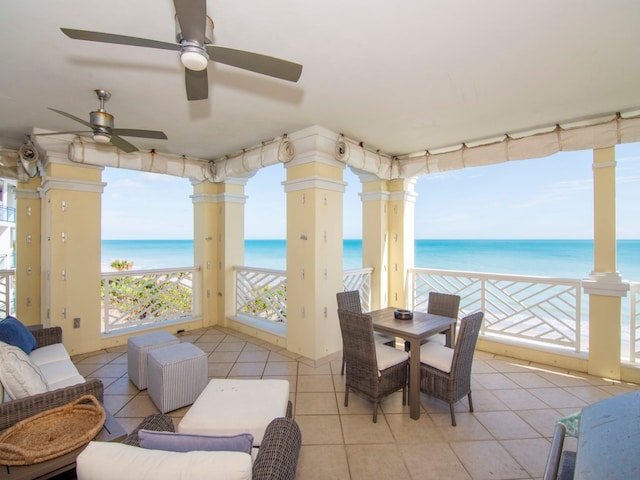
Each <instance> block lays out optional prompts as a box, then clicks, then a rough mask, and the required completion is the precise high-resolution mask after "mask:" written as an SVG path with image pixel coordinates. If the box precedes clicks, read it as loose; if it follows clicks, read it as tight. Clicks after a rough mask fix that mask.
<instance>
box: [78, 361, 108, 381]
mask: <svg viewBox="0 0 640 480" xmlns="http://www.w3.org/2000/svg"><path fill="white" fill-rule="evenodd" d="M75 365H76V368H77V369H78V373H79V374H80V375H82V376H83V377H84V378H88V377H89V375H91V374H93V372H95V371H97V370H100V369H101V368H102V365H101V364H99V363H76V364H75Z"/></svg>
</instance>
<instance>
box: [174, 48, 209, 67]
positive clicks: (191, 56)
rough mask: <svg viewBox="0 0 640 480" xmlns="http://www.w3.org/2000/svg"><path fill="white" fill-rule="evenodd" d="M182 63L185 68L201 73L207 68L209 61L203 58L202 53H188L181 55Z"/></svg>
mask: <svg viewBox="0 0 640 480" xmlns="http://www.w3.org/2000/svg"><path fill="white" fill-rule="evenodd" d="M180 61H181V62H182V65H184V66H185V68H188V69H189V70H194V71H196V72H200V71H202V70H204V69H205V68H207V65H208V64H209V59H208V58H206V57H205V56H203V55H202V54H201V53H200V52H194V51H186V52H184V51H183V52H182V53H181V54H180Z"/></svg>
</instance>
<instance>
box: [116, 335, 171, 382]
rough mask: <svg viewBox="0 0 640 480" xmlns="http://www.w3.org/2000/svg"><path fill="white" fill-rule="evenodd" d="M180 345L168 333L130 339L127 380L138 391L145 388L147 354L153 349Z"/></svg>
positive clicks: (128, 343) (128, 344) (128, 342)
mask: <svg viewBox="0 0 640 480" xmlns="http://www.w3.org/2000/svg"><path fill="white" fill-rule="evenodd" d="M176 343H180V340H178V339H177V338H176V337H175V336H173V335H171V334H170V333H169V332H153V333H146V334H144V335H138V336H136V337H131V338H130V339H129V340H128V341H127V368H128V371H129V380H131V381H132V382H133V384H134V385H135V386H136V387H138V389H139V390H144V389H145V388H147V354H148V353H149V350H151V349H153V348H159V347H164V346H167V345H175V344H176Z"/></svg>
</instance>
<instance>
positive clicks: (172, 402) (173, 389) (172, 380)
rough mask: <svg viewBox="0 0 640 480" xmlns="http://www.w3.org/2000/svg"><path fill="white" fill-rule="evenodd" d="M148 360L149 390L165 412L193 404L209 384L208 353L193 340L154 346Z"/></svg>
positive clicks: (150, 394)
mask: <svg viewBox="0 0 640 480" xmlns="http://www.w3.org/2000/svg"><path fill="white" fill-rule="evenodd" d="M147 363H148V369H147V378H148V387H147V390H148V392H149V396H150V397H151V400H153V403H155V405H156V407H158V410H160V411H161V412H162V413H166V412H170V411H171V410H175V409H177V408H180V407H184V406H185V405H191V404H192V403H193V402H194V401H195V400H196V398H198V395H200V393H201V392H202V390H204V387H206V386H207V374H208V365H207V355H206V354H205V353H204V352H203V351H202V350H200V349H199V348H198V347H196V346H195V345H193V344H191V343H178V344H177V345H169V346H167V347H160V348H154V349H153V350H151V351H150V352H149V355H148V362H147Z"/></svg>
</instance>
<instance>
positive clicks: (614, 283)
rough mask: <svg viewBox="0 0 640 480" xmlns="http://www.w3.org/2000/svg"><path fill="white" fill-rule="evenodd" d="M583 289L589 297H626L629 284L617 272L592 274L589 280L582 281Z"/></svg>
mask: <svg viewBox="0 0 640 480" xmlns="http://www.w3.org/2000/svg"><path fill="white" fill-rule="evenodd" d="M582 288H583V289H584V293H586V294H587V295H602V296H605V297H626V296H627V292H628V291H629V283H628V282H625V281H623V280H622V278H621V277H620V274H619V273H617V272H591V273H590V274H589V278H586V279H584V280H582Z"/></svg>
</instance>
